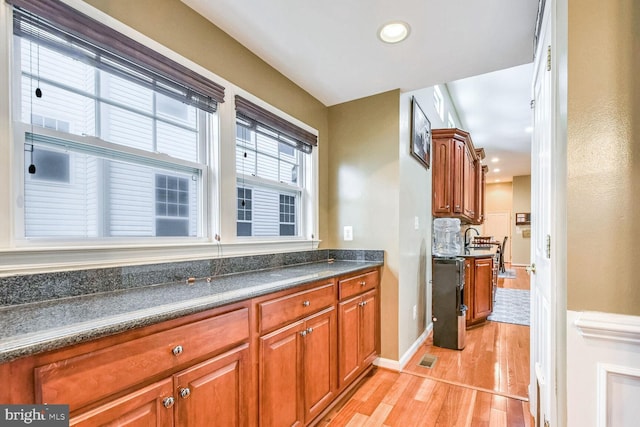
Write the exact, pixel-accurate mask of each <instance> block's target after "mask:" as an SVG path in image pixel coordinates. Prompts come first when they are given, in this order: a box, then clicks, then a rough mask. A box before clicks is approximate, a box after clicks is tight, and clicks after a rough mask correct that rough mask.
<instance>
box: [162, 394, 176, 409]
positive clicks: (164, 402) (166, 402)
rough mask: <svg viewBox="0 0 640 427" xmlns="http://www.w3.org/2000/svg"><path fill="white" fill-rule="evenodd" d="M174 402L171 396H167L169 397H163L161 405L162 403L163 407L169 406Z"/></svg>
mask: <svg viewBox="0 0 640 427" xmlns="http://www.w3.org/2000/svg"><path fill="white" fill-rule="evenodd" d="M174 403H175V400H174V399H173V397H171V396H169V397H167V398H165V399H164V400H163V401H162V405H163V406H164V407H165V408H171V407H172V406H173V404H174Z"/></svg>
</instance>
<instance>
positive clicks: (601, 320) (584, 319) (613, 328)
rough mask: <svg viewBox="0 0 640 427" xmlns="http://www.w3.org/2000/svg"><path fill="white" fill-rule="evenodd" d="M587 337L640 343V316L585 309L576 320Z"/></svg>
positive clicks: (581, 333) (579, 328)
mask: <svg viewBox="0 0 640 427" xmlns="http://www.w3.org/2000/svg"><path fill="white" fill-rule="evenodd" d="M574 324H575V326H576V328H577V329H578V331H579V332H580V335H582V336H583V337H585V338H595V339H603V340H613V341H620V342H626V343H632V344H640V317H639V316H629V315H623V314H614V313H601V312H595V311H585V312H582V313H580V314H579V316H578V318H577V319H576V320H575V322H574Z"/></svg>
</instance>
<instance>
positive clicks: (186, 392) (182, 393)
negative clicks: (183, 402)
mask: <svg viewBox="0 0 640 427" xmlns="http://www.w3.org/2000/svg"><path fill="white" fill-rule="evenodd" d="M190 394H191V390H189V387H184V388H181V389H180V397H182V398H183V399H186V398H187V397H189V395H190Z"/></svg>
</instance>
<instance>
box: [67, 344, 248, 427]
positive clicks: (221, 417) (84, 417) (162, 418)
mask: <svg viewBox="0 0 640 427" xmlns="http://www.w3.org/2000/svg"><path fill="white" fill-rule="evenodd" d="M248 349H249V346H248V344H244V345H243V346H240V347H238V348H236V349H234V350H232V351H230V352H227V353H225V354H222V355H220V356H218V357H214V358H212V359H210V360H207V361H205V362H203V363H200V364H198V365H195V366H193V367H191V368H189V369H186V370H184V371H182V372H179V373H177V374H175V375H174V376H173V377H172V378H167V379H164V380H162V381H159V382H157V383H154V384H152V385H150V386H147V387H145V388H143V389H141V390H138V391H136V392H133V393H130V394H128V395H125V396H123V397H121V398H119V399H116V400H114V401H112V402H109V403H107V404H104V405H102V406H99V407H98V408H96V409H93V410H90V411H88V412H85V413H83V414H81V415H79V416H77V417H73V418H71V420H70V425H71V426H78V427H92V426H98V425H100V426H102V425H109V426H131V427H133V426H141V425H144V426H158V427H160V426H167V427H169V426H173V425H174V424H175V425H178V426H194V427H195V426H205V425H211V426H212V425H224V426H244V425H247V419H246V412H245V411H244V408H243V407H244V403H243V402H244V401H245V400H244V398H245V393H246V391H245V387H246V386H245V383H244V377H243V370H244V369H246V364H245V362H246V360H247V357H248V354H249V350H248ZM174 420H175V422H174Z"/></svg>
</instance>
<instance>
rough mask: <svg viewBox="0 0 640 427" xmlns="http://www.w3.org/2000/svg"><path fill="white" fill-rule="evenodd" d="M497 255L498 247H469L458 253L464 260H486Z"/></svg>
mask: <svg viewBox="0 0 640 427" xmlns="http://www.w3.org/2000/svg"><path fill="white" fill-rule="evenodd" d="M497 253H498V245H488V246H470V247H468V248H466V249H463V250H462V251H461V252H460V256H462V257H465V258H488V257H492V256H495V255H496V254H497Z"/></svg>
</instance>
